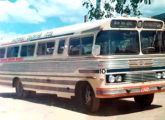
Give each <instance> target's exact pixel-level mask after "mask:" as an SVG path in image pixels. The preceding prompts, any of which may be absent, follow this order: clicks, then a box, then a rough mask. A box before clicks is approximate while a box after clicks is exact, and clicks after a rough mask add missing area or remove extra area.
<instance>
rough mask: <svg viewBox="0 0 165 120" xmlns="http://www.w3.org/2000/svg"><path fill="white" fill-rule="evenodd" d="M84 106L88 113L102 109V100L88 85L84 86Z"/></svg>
mask: <svg viewBox="0 0 165 120" xmlns="http://www.w3.org/2000/svg"><path fill="white" fill-rule="evenodd" d="M82 105H83V106H84V107H85V109H86V110H87V111H88V112H92V113H93V112H97V111H98V110H99V107H100V99H99V98H96V97H95V94H94V92H93V89H92V88H91V86H90V85H89V84H88V83H85V84H84V85H83V86H82Z"/></svg>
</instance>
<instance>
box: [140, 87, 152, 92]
mask: <svg viewBox="0 0 165 120" xmlns="http://www.w3.org/2000/svg"><path fill="white" fill-rule="evenodd" d="M148 91H150V88H149V87H144V88H141V92H148Z"/></svg>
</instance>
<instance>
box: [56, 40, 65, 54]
mask: <svg viewBox="0 0 165 120" xmlns="http://www.w3.org/2000/svg"><path fill="white" fill-rule="evenodd" d="M60 41H64V46H63V47H64V48H63V51H62V53H59V45H60ZM66 44H67V40H66V38H64V39H59V40H58V46H57V51H56V54H57V55H63V54H64V51H65V45H66Z"/></svg>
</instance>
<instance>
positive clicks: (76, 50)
mask: <svg viewBox="0 0 165 120" xmlns="http://www.w3.org/2000/svg"><path fill="white" fill-rule="evenodd" d="M80 51H81V48H80V38H72V39H70V41H69V55H76V56H79V55H80Z"/></svg>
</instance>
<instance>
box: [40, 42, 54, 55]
mask: <svg viewBox="0 0 165 120" xmlns="http://www.w3.org/2000/svg"><path fill="white" fill-rule="evenodd" d="M54 45H55V42H54V41H52V42H45V43H39V44H38V49H37V55H38V56H41V55H52V54H53V51H54Z"/></svg>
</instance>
